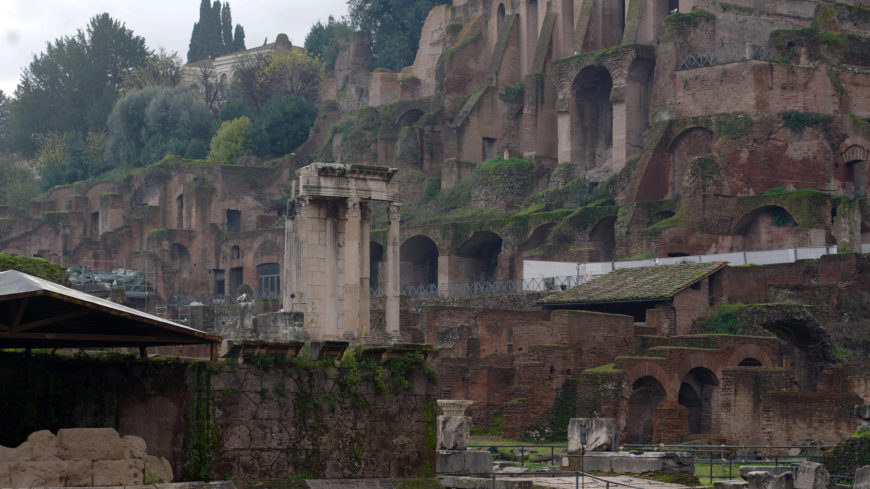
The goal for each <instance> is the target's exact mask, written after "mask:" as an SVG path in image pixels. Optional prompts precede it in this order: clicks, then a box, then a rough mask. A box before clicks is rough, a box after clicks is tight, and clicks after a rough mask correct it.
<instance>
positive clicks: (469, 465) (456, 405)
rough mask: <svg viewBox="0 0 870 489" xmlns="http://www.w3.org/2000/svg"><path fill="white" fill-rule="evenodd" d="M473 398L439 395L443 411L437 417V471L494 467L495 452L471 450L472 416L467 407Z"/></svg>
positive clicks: (477, 471) (482, 470)
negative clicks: (442, 396) (466, 399)
mask: <svg viewBox="0 0 870 489" xmlns="http://www.w3.org/2000/svg"><path fill="white" fill-rule="evenodd" d="M473 402H474V401H460V400H450V399H439V400H438V407H440V408H441V412H442V413H443V414H441V415H440V416H438V419H437V420H436V426H435V433H436V439H437V440H436V451H435V471H436V472H439V473H441V472H445V473H459V472H462V473H468V474H480V473H485V472H491V471H492V454H491V453H489V452H487V451H480V450H468V440H469V437H470V429H471V418H470V417H468V416H466V415H465V409H466V408H467V407H468V406H470V405H471V404H472V403H473Z"/></svg>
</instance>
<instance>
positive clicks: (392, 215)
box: [388, 202, 402, 223]
mask: <svg viewBox="0 0 870 489" xmlns="http://www.w3.org/2000/svg"><path fill="white" fill-rule="evenodd" d="M401 210H402V204H399V203H396V202H390V207H389V210H388V214H389V219H390V222H391V223H392V222H399V221H401V220H402V215H401V212H400V211H401Z"/></svg>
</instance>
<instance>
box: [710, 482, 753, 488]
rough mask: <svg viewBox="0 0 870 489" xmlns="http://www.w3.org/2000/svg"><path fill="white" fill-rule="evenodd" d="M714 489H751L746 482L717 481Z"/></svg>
mask: <svg viewBox="0 0 870 489" xmlns="http://www.w3.org/2000/svg"><path fill="white" fill-rule="evenodd" d="M713 489H749V483H747V482H746V481H738V480H734V481H717V482H714V483H713Z"/></svg>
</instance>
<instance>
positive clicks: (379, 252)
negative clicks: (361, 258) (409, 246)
mask: <svg viewBox="0 0 870 489" xmlns="http://www.w3.org/2000/svg"><path fill="white" fill-rule="evenodd" d="M383 262H384V245H382V244H380V243H378V242H377V241H372V242H371V243H370V244H369V277H370V280H369V285H370V286H371V288H372V289H377V288H378V287H380V286H381V264H382V263H383Z"/></svg>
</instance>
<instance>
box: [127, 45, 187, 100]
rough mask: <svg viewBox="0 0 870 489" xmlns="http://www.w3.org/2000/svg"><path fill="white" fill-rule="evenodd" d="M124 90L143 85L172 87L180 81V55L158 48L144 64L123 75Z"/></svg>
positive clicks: (143, 86)
mask: <svg viewBox="0 0 870 489" xmlns="http://www.w3.org/2000/svg"><path fill="white" fill-rule="evenodd" d="M123 79H124V81H123V87H124V90H126V91H130V90H139V89H142V88H145V87H152V86H155V87H174V86H176V85H178V84H179V83H181V57H180V56H178V53H175V52H172V53H170V52H168V51H166V50H165V49H163V48H160V50H159V51H157V52H156V53H152V54H151V55H149V56H148V58H147V59H146V60H145V64H144V65H142V66H137V67H136V68H133V71H131V72H129V73H126V74H124V75H123Z"/></svg>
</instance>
